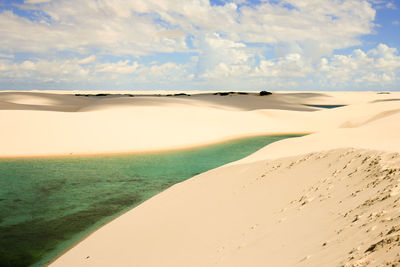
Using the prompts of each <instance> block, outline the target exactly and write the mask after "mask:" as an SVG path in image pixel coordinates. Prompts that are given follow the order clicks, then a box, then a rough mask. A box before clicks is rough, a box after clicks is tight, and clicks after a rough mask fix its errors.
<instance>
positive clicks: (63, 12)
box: [0, 0, 375, 55]
mask: <svg viewBox="0 0 400 267" xmlns="http://www.w3.org/2000/svg"><path fill="white" fill-rule="evenodd" d="M25 3H29V5H27V6H25V7H24V8H33V9H39V10H40V11H41V12H42V13H41V14H42V19H37V20H36V21H31V20H29V19H27V18H24V17H20V16H18V15H16V14H14V13H12V12H11V11H4V12H2V13H1V14H0V25H7V27H2V30H0V31H1V34H2V36H3V38H1V40H0V49H1V50H10V51H24V52H26V51H32V52H45V51H47V50H48V49H56V50H67V49H68V50H74V51H78V52H87V50H88V49H90V48H97V49H101V51H102V52H104V53H112V54H120V55H121V54H129V55H145V54H149V53H152V52H176V51H188V47H187V43H186V42H185V37H187V36H189V35H192V36H194V38H195V39H199V40H200V39H201V38H203V35H204V34H206V33H220V34H223V35H224V36H226V38H227V39H229V40H230V41H234V42H250V43H265V44H286V43H295V44H296V45H297V46H298V47H300V48H301V49H302V50H304V53H310V51H313V53H315V52H316V51H317V52H318V53H319V54H321V55H327V54H330V53H331V52H332V51H333V50H334V49H339V48H345V47H349V46H353V45H357V44H359V41H358V37H359V36H361V35H363V34H368V33H371V31H372V30H373V26H374V24H373V20H374V17H375V10H374V9H373V8H372V7H371V5H370V4H369V3H368V2H366V1H363V0H351V1H331V0H318V1H294V0H285V1H282V2H281V3H276V2H272V1H271V2H270V1H266V2H261V3H260V4H258V5H255V6H249V5H246V4H241V5H238V4H236V3H234V2H226V3H225V4H224V5H222V6H212V5H211V4H210V2H209V1H208V0H201V1H186V0H178V1H158V0H146V1H145V0H134V1H133V0H132V1H122V0H115V1H95V0H88V1H79V0H70V1H60V0H58V1H43V0H30V1H26V2H25ZM35 3H37V4H38V5H32V4H35ZM289 7H290V8H289ZM21 32H24V34H23V35H21V34H20V33H21ZM293 52H296V51H288V53H293Z"/></svg>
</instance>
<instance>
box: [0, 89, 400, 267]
mask: <svg viewBox="0 0 400 267" xmlns="http://www.w3.org/2000/svg"><path fill="white" fill-rule="evenodd" d="M19 96H21V98H18V97H19ZM399 96H400V95H399V93H390V94H377V93H374V92H364V93H355V92H350V93H347V92H342V93H339V92H333V93H332V92H330V93H318V94H317V93H306V92H302V93H276V94H274V95H272V96H268V97H265V98H261V97H259V96H255V95H231V96H225V97H222V96H214V95H213V94H206V95H197V96H190V97H189V96H176V97H155V96H134V97H129V96H109V97H104V98H99V97H76V96H73V95H63V94H55V93H54V94H49V95H47V94H40V95H39V94H32V93H21V94H16V93H4V94H0V101H1V102H0V109H1V110H0V121H1V125H2V126H3V127H2V131H1V132H0V147H1V151H0V155H2V156H19V155H48V154H68V153H98V152H122V151H143V150H151V149H169V148H173V147H179V146H191V145H198V144H203V143H207V142H215V141H218V140H223V139H226V138H234V137H238V136H243V135H254V134H261V133H263V134H268V133H277V132H281V133H293V132H313V134H310V135H307V136H303V137H300V138H292V139H287V140H282V141H279V142H276V143H273V144H271V145H268V146H266V147H264V148H263V149H261V150H259V151H258V152H256V153H254V154H253V155H250V156H249V157H247V158H245V159H243V160H240V161H237V162H234V163H231V164H228V165H225V166H222V167H220V168H217V169H214V170H211V171H208V172H206V173H203V174H200V175H197V176H195V177H193V178H191V179H189V180H187V181H185V182H183V183H180V184H177V185H175V186H173V187H171V188H169V189H168V190H166V191H164V192H163V193H161V194H159V195H157V196H155V197H153V198H152V199H150V200H148V201H146V202H145V203H143V204H142V205H140V206H138V207H136V208H134V209H132V210H131V211H129V212H127V213H126V214H124V215H122V216H121V217H119V218H117V219H115V220H114V221H112V222H111V223H109V224H107V225H105V226H104V227H102V228H101V229H99V230H98V231H96V232H95V233H93V234H92V235H90V236H89V237H88V238H86V239H85V240H83V241H82V242H81V243H79V244H78V245H77V246H75V247H74V248H72V249H71V250H70V251H68V252H67V253H66V254H64V255H63V256H61V257H60V258H58V259H57V260H56V261H55V262H54V263H53V264H52V266H367V265H368V266H397V265H399V264H400V206H399V205H400V101H398V99H400V97H399ZM30 97H32V101H29V99H30ZM307 105H345V106H343V107H339V108H335V109H324V108H318V107H310V106H307Z"/></svg>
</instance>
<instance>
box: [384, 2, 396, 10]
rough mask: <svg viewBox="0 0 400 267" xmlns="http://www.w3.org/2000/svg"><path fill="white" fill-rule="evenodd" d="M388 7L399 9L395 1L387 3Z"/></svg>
mask: <svg viewBox="0 0 400 267" xmlns="http://www.w3.org/2000/svg"><path fill="white" fill-rule="evenodd" d="M386 8H390V9H397V7H396V5H395V4H394V3H393V2H389V3H387V4H386Z"/></svg>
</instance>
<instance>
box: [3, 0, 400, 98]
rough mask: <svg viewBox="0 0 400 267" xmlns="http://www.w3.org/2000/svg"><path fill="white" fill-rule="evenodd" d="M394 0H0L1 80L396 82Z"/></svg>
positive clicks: (360, 85)
mask: <svg viewBox="0 0 400 267" xmlns="http://www.w3.org/2000/svg"><path fill="white" fill-rule="evenodd" d="M399 50H400V0H230V1H224V0H211V1H210V0H13V1H11V0H0V90H80V89H81V90H96V89H99V90H351V91H358V90H377V91H382V90H383V91H389V90H400V51H399Z"/></svg>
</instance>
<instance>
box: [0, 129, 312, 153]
mask: <svg viewBox="0 0 400 267" xmlns="http://www.w3.org/2000/svg"><path fill="white" fill-rule="evenodd" d="M309 134H312V133H311V132H294V133H266V134H262V133H261V134H249V135H241V136H235V137H231V138H226V139H220V140H217V141H211V142H206V143H201V144H193V145H188V146H181V147H171V148H165V149H152V150H141V151H126V152H125V151H122V152H100V153H79V154H49V155H16V156H7V155H0V160H7V159H41V158H43V159H47V158H73V157H77V158H79V157H96V156H124V155H141V154H147V153H164V152H166V153H168V152H179V151H182V150H190V149H196V148H203V147H208V146H212V145H217V144H223V143H225V142H230V141H236V140H240V139H245V138H252V137H262V136H286V135H298V136H299V137H300V136H303V135H309Z"/></svg>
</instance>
